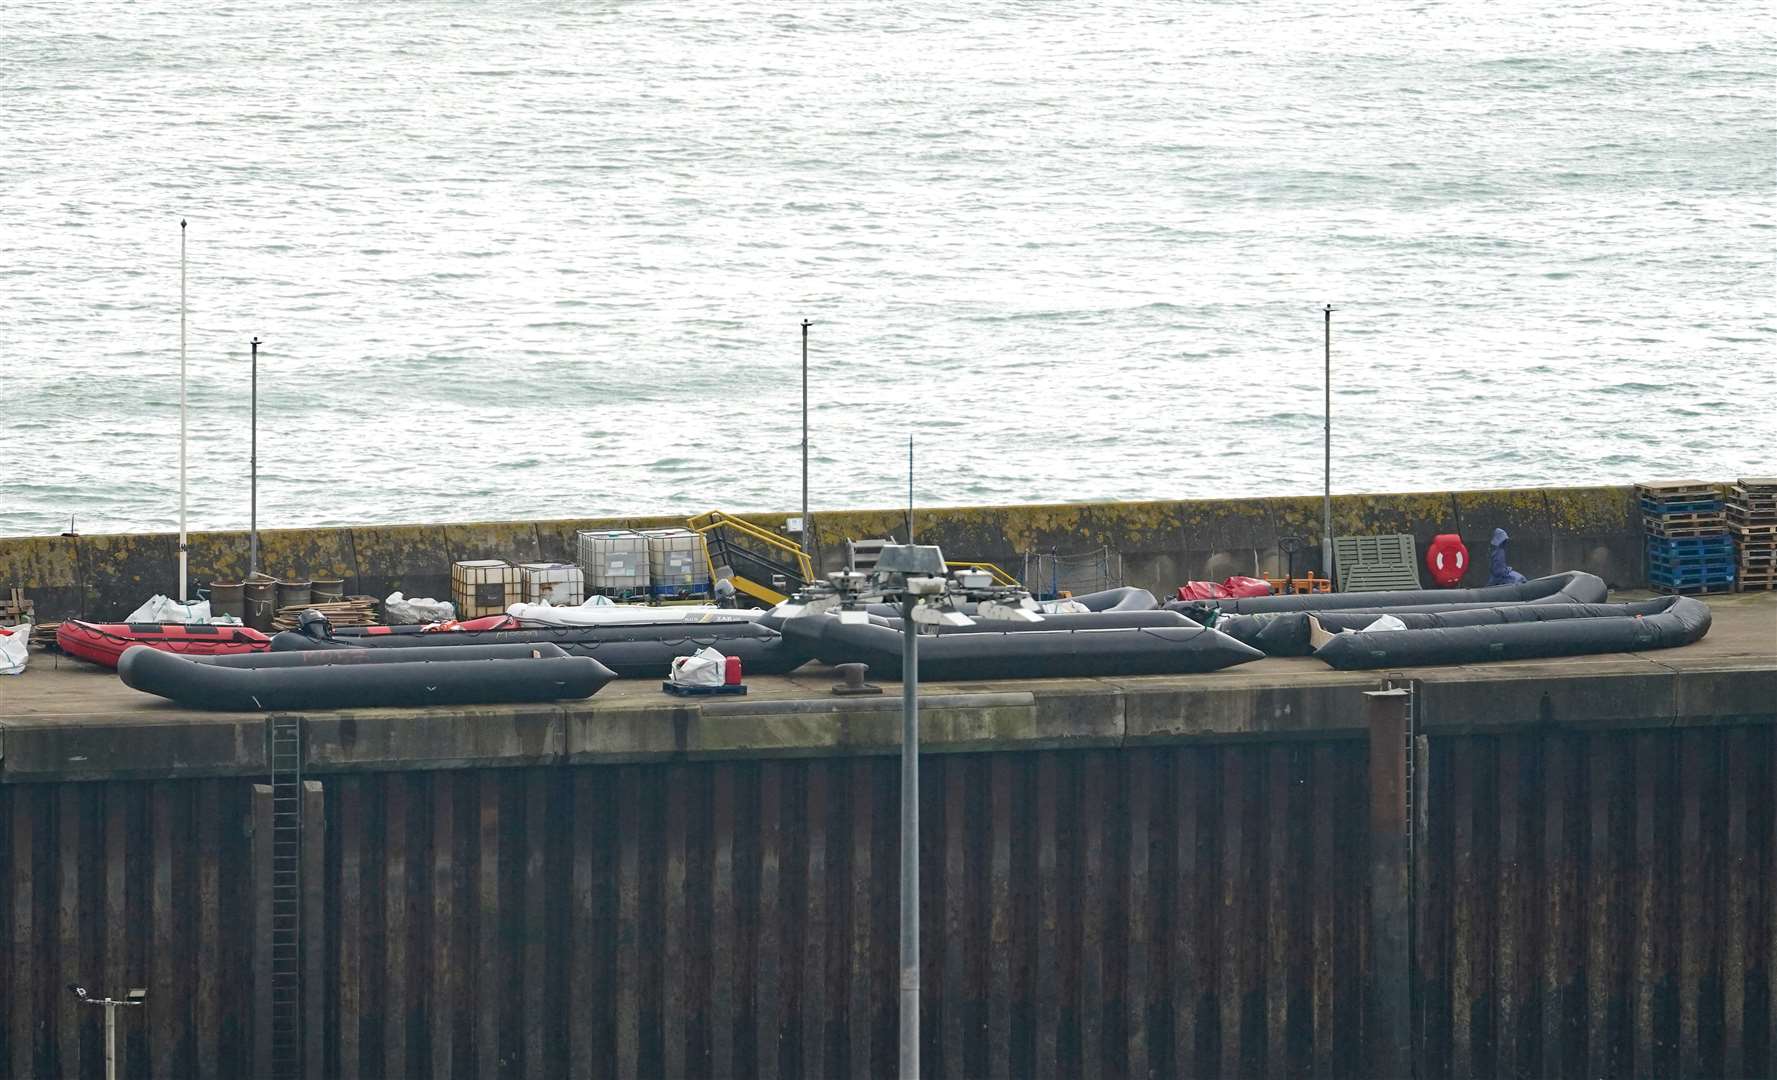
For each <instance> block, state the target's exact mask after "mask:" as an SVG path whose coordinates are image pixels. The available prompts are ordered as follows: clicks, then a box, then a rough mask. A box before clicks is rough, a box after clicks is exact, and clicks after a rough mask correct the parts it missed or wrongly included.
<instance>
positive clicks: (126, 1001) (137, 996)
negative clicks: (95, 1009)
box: [68, 983, 148, 1080]
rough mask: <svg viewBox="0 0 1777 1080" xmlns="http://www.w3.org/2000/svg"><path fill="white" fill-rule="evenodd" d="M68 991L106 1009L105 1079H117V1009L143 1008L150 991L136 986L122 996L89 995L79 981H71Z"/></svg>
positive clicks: (83, 1000) (84, 1001) (83, 1001)
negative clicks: (128, 1007) (98, 996)
mask: <svg viewBox="0 0 1777 1080" xmlns="http://www.w3.org/2000/svg"><path fill="white" fill-rule="evenodd" d="M68 992H69V993H71V994H73V995H74V996H75V997H77V998H79V999H80V1003H81V1004H82V1005H97V1006H100V1007H101V1008H103V1009H104V1010H105V1080H117V1010H118V1008H119V1007H125V1006H134V1007H136V1008H141V1007H142V1006H143V1004H144V1003H145V1002H146V1001H147V1000H148V991H147V990H146V989H144V988H142V987H136V988H135V989H133V990H131V991H130V992H129V993H128V994H125V995H124V996H123V997H121V998H96V997H91V996H89V995H88V994H87V992H86V987H84V986H81V985H80V984H79V983H69V984H68Z"/></svg>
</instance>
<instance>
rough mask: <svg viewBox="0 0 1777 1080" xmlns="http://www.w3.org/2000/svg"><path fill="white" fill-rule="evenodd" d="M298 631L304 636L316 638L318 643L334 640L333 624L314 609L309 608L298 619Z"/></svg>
mask: <svg viewBox="0 0 1777 1080" xmlns="http://www.w3.org/2000/svg"><path fill="white" fill-rule="evenodd" d="M296 629H297V630H298V631H299V632H300V633H301V634H302V636H304V637H310V638H314V639H315V640H316V641H332V640H333V624H332V623H331V622H328V621H327V616H325V615H323V614H321V613H320V612H319V611H316V610H315V609H314V608H309V609H308V610H307V611H305V612H303V613H302V614H301V615H298V616H297V617H296Z"/></svg>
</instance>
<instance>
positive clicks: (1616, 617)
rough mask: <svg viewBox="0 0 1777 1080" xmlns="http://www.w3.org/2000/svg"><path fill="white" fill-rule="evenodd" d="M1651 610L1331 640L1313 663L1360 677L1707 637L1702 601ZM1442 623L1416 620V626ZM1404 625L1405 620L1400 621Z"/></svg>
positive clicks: (1664, 602) (1684, 600)
mask: <svg viewBox="0 0 1777 1080" xmlns="http://www.w3.org/2000/svg"><path fill="white" fill-rule="evenodd" d="M1650 604H1654V605H1659V606H1661V607H1662V608H1663V610H1660V611H1657V612H1655V613H1653V614H1636V615H1625V614H1611V615H1604V616H1593V617H1589V618H1588V617H1580V618H1571V619H1552V620H1541V621H1532V622H1525V621H1515V622H1507V623H1493V624H1488V625H1479V626H1476V625H1456V626H1449V625H1443V626H1428V627H1421V628H1417V629H1407V630H1371V631H1365V632H1363V633H1347V634H1333V635H1332V636H1331V637H1327V638H1324V639H1323V640H1322V642H1321V644H1320V645H1319V646H1318V647H1317V648H1316V649H1315V650H1314V655H1315V657H1316V658H1318V659H1321V660H1324V661H1326V662H1327V663H1328V664H1329V665H1331V666H1333V667H1335V668H1338V669H1339V670H1340V671H1357V670H1362V669H1367V668H1383V667H1417V666H1422V665H1427V664H1476V663H1485V662H1488V661H1493V660H1531V659H1537V658H1541V657H1550V656H1588V655H1591V654H1594V653H1615V652H1641V651H1643V650H1646V649H1671V648H1676V647H1678V646H1680V645H1689V644H1691V643H1692V642H1695V641H1699V640H1701V639H1702V637H1703V635H1704V634H1707V633H1708V632H1709V621H1710V615H1709V605H1707V604H1705V603H1703V602H1702V601H1701V600H1696V599H1693V598H1691V597H1689V596H1671V597H1665V598H1662V599H1660V600H1656V601H1650ZM1608 606H1615V605H1608ZM1622 606H1624V607H1644V606H1647V605H1642V604H1630V605H1622ZM1443 617H1445V616H1435V615H1418V616H1414V618H1417V619H1428V618H1443ZM1448 617H1451V618H1456V617H1460V618H1471V617H1473V615H1472V613H1460V612H1458V613H1452V615H1451V616H1448ZM1406 618H1407V617H1406V616H1402V621H1403V622H1404V621H1406ZM1317 636H1318V635H1317Z"/></svg>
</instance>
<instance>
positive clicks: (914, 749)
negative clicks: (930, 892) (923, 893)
mask: <svg viewBox="0 0 1777 1080" xmlns="http://www.w3.org/2000/svg"><path fill="white" fill-rule="evenodd" d="M909 445H910V446H911V440H910V441H909ZM911 531H912V530H911V529H909V533H911ZM908 540H909V541H911V540H912V536H911V535H909V536H908ZM916 604H917V600H916V599H915V598H914V597H913V596H907V597H906V598H905V599H904V600H902V602H901V1054H900V1063H901V1071H900V1077H901V1080H919V632H918V628H917V625H916V624H915V623H914V621H913V609H914V607H915V605H916Z"/></svg>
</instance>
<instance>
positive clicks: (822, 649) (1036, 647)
mask: <svg viewBox="0 0 1777 1080" xmlns="http://www.w3.org/2000/svg"><path fill="white" fill-rule="evenodd" d="M1031 625H1032V629H1027V630H1016V631H1007V630H995V629H989V627H990V626H991V624H982V625H981V628H980V629H977V630H975V631H974V632H970V633H956V632H950V633H944V634H933V635H924V634H922V635H921V636H920V641H919V677H920V678H922V679H933V680H937V681H943V682H950V681H961V680H965V679H1036V678H1063V677H1069V676H1092V675H1186V674H1194V673H1197V672H1204V671H1216V670H1218V669H1220V668H1225V667H1232V666H1233V665H1235V664H1244V663H1247V662H1248V661H1251V660H1258V659H1260V658H1261V657H1262V656H1263V655H1264V654H1263V653H1261V652H1259V651H1258V650H1257V649H1254V648H1252V647H1250V646H1247V645H1242V644H1241V643H1240V642H1238V641H1235V640H1234V639H1233V638H1231V637H1229V636H1228V635H1226V634H1223V633H1220V632H1218V631H1215V630H1211V629H1209V628H1208V627H1204V626H1196V625H1190V624H1188V620H1187V624H1186V625H1178V626H1148V627H1128V628H1122V629H1106V630H1066V629H1049V630H1043V629H1041V625H1042V624H1031ZM784 635H785V637H786V638H788V639H790V640H792V641H797V642H799V643H800V644H802V646H803V647H804V648H806V649H808V650H809V651H811V652H813V653H814V654H815V655H816V656H818V657H820V658H821V659H822V660H823V661H825V662H827V663H834V664H838V663H853V662H862V663H865V664H868V665H870V672H871V674H872V675H878V676H881V677H882V678H885V679H899V678H900V677H901V647H902V634H901V631H899V630H893V629H890V628H888V627H886V626H879V625H876V624H874V623H849V622H841V621H840V620H839V619H837V618H835V617H833V616H828V615H810V616H804V617H802V618H797V619H788V620H785V622H784Z"/></svg>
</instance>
